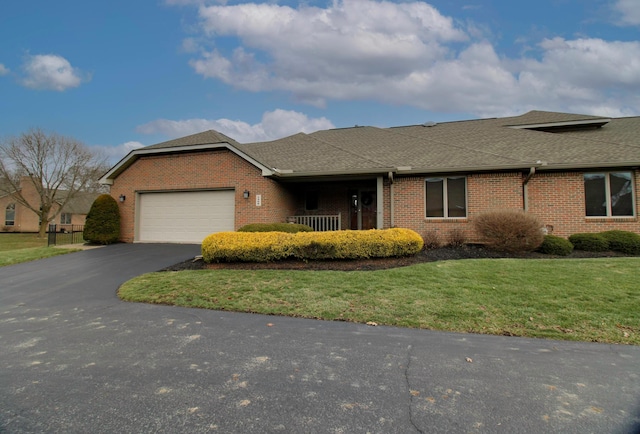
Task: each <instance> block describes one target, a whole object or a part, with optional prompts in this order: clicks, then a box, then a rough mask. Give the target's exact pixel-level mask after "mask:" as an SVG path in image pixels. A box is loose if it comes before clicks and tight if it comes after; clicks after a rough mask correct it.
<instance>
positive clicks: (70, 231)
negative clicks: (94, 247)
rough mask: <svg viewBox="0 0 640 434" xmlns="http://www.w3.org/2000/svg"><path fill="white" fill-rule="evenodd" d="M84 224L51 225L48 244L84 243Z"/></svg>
mask: <svg viewBox="0 0 640 434" xmlns="http://www.w3.org/2000/svg"><path fill="white" fill-rule="evenodd" d="M83 231H84V226H83V225H49V232H48V234H47V235H48V242H47V245H49V246H55V245H62V244H81V243H84V237H83V235H82V234H83Z"/></svg>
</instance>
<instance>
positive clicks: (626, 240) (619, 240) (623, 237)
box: [600, 230, 640, 255]
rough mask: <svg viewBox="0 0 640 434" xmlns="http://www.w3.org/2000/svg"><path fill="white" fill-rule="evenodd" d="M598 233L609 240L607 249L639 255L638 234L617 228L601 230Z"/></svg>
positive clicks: (639, 240)
mask: <svg viewBox="0 0 640 434" xmlns="http://www.w3.org/2000/svg"><path fill="white" fill-rule="evenodd" d="M600 235H602V236H603V237H604V238H605V239H606V240H607V241H608V242H609V249H611V250H615V251H616V252H622V253H626V254H627V255H640V235H638V234H636V233H634V232H628V231H619V230H613V231H606V232H601V233H600Z"/></svg>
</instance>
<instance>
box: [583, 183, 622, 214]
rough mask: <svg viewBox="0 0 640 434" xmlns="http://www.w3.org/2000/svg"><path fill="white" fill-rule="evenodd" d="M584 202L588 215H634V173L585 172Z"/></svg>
mask: <svg viewBox="0 0 640 434" xmlns="http://www.w3.org/2000/svg"><path fill="white" fill-rule="evenodd" d="M584 202H585V213H586V216H587V217H631V216H633V214H634V212H633V174H632V173H631V172H608V173H585V175H584Z"/></svg>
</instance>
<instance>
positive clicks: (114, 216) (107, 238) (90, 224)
mask: <svg viewBox="0 0 640 434" xmlns="http://www.w3.org/2000/svg"><path fill="white" fill-rule="evenodd" d="M83 236H84V239H85V240H87V241H89V242H91V243H95V244H113V243H115V242H117V241H118V239H119V238H120V210H119V209H118V202H116V200H115V199H114V198H112V197H111V196H110V195H108V194H101V195H100V196H98V197H97V198H96V200H94V201H93V204H92V205H91V209H90V210H89V214H87V219H86V221H85V223H84V233H83Z"/></svg>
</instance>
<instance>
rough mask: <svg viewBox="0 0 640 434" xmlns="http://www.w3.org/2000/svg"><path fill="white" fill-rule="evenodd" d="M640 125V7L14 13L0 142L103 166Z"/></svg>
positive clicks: (279, 5)
mask: <svg viewBox="0 0 640 434" xmlns="http://www.w3.org/2000/svg"><path fill="white" fill-rule="evenodd" d="M532 109H538V110H553V111H568V112H575V113H585V114H597V115H604V116H630V115H639V114H640V1H638V0H537V1H535V2H534V1H512V0H476V1H474V0H434V1H431V2H414V1H402V2H390V1H386V2H382V1H371V0H335V1H333V2H326V1H317V0H310V1H307V2H293V1H281V2H277V1H270V2H264V3H259V2H235V1H228V2H224V1H220V2H217V1H210V0H136V1H131V0H127V1H124V0H109V1H102V2H89V1H86V0H82V1H81V0H57V1H50V0H28V1H10V2H3V3H2V5H1V6H0V136H2V137H6V136H10V135H17V134H20V133H22V132H24V131H26V130H28V129H29V128H31V127H40V128H43V129H46V130H49V131H55V132H57V133H60V134H63V135H67V136H72V137H75V138H76V139H79V140H81V141H83V142H84V143H86V144H87V145H90V146H95V147H98V148H100V149H102V150H103V151H105V152H106V153H107V154H108V155H109V156H110V158H111V161H112V162H113V161H114V160H117V159H118V158H120V157H122V156H123V155H125V154H126V152H127V151H128V150H131V149H134V148H136V147H139V146H143V145H151V144H154V143H158V142H161V141H164V140H168V139H171V138H175V137H180V136H183V135H187V134H192V133H195V132H199V131H204V130H207V129H216V130H218V131H221V132H223V133H225V134H227V135H229V136H231V137H233V138H235V139H236V140H238V141H240V142H254V141H264V140H271V139H275V138H279V137H283V136H287V135H291V134H295V133H297V132H300V131H304V132H312V131H314V130H318V129H326V128H332V127H346V126H352V125H375V126H383V127H384V126H394V125H408V124H416V123H422V122H425V121H429V120H430V121H446V120H457V119H469V118H478V117H493V116H505V115H514V114H520V113H524V112H526V111H528V110H532Z"/></svg>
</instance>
